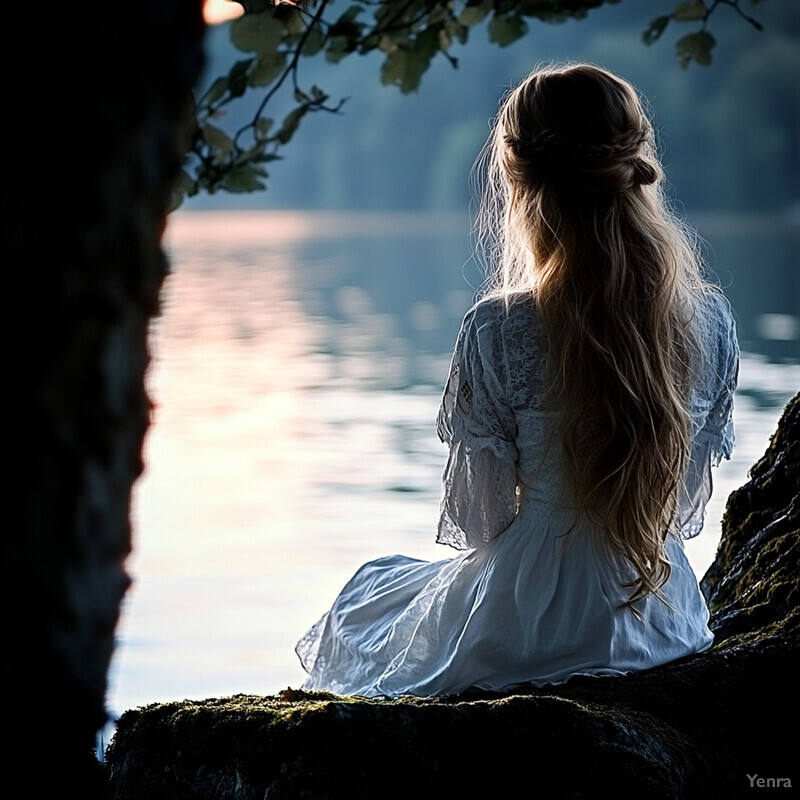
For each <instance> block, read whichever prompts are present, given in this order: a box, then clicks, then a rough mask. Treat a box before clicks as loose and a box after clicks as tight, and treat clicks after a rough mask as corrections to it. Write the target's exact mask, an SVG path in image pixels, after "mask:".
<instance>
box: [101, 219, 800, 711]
mask: <svg viewBox="0 0 800 800" xmlns="http://www.w3.org/2000/svg"><path fill="white" fill-rule="evenodd" d="M467 232H468V221H467V219H466V218H462V217H459V216H450V217H441V216H432V215H401V214H394V215H371V214H360V215H352V214H351V215H337V214H310V213H296V214H295V213H288V212H284V213H278V212H235V213H232V214H231V213H225V212H194V213H189V212H184V213H182V214H177V215H175V216H174V217H173V219H172V221H171V223H170V228H169V231H168V237H167V241H168V249H169V250H170V252H171V254H172V261H173V274H172V275H171V277H170V278H169V280H168V282H167V284H166V286H165V292H164V313H163V315H162V316H161V317H160V318H159V320H158V321H157V322H156V324H155V326H154V331H153V349H154V361H153V364H152V368H151V371H150V375H149V385H150V391H151V395H152V397H153V400H154V402H155V409H154V413H153V425H152V427H151V430H150V432H149V434H148V437H147V441H146V449H145V458H146V465H147V466H146V472H145V474H144V476H143V477H142V479H141V480H140V481H139V483H138V484H137V486H136V490H135V496H134V504H133V517H134V548H135V549H134V553H133V555H132V556H131V558H130V561H129V569H130V571H131V572H132V575H133V578H134V585H133V588H132V589H131V591H130V592H129V594H128V596H127V598H126V601H125V604H124V608H123V616H122V620H121V624H120V626H119V645H118V648H117V652H116V655H115V657H114V660H113V663H112V668H111V673H110V692H109V701H108V703H109V709H110V711H111V712H112V714H117V713H120V712H122V711H124V710H125V709H128V708H132V707H135V706H139V705H144V704H146V703H150V702H155V701H165V700H172V699H183V698H196V699H201V698H206V697H217V696H224V695H230V694H236V693H253V694H273V693H275V692H277V691H279V690H281V689H282V688H285V687H286V686H289V685H291V686H298V685H299V684H300V683H301V681H302V680H303V673H302V671H301V669H300V667H299V665H298V663H297V660H296V657H295V655H294V652H293V647H294V643H295V641H296V639H297V638H298V637H299V636H300V635H301V634H302V633H303V632H304V631H305V630H306V628H307V627H309V626H310V625H311V624H312V623H313V622H315V621H316V619H317V618H318V617H319V616H320V615H321V614H322V613H323V612H324V611H325V610H326V609H327V607H328V606H329V604H330V602H331V600H332V599H333V597H334V596H335V594H336V592H337V591H338V590H339V589H340V588H341V586H342V585H343V583H344V582H345V581H346V580H348V579H349V578H350V576H351V575H352V573H353V572H354V571H355V570H356V568H357V567H358V566H359V565H360V564H361V563H362V562H364V561H365V560H367V559H370V558H374V557H377V556H380V555H386V554H389V553H394V552H402V553H406V554H408V555H411V556H416V557H419V558H427V559H439V558H445V557H449V556H451V555H454V554H455V551H452V550H450V549H449V548H445V547H442V546H440V545H436V544H435V543H434V541H433V539H434V532H435V526H436V522H437V517H438V502H439V487H440V478H441V472H442V469H443V467H444V463H445V459H446V451H445V448H444V446H443V445H441V444H440V443H439V441H438V439H437V438H436V434H435V422H434V420H435V417H436V412H437V408H438V404H439V396H440V391H441V386H442V383H443V381H444V379H445V376H446V372H447V366H448V363H449V358H450V349H451V348H452V345H453V342H454V340H455V336H456V333H457V331H458V326H459V323H460V320H461V317H462V315H463V313H464V312H465V311H466V309H467V308H468V307H469V305H470V304H471V298H472V294H473V291H474V287H476V286H477V285H478V283H479V280H480V278H479V275H478V273H477V271H476V270H475V268H474V267H473V266H470V265H469V264H468V256H469V250H468V244H467ZM787 235H788V236H790V237H792V241H793V242H794V243H795V244H796V241H795V240H796V237H797V230H796V227H795V228H794V229H792V230H791V231H789V234H787ZM789 250H790V248H787V252H789ZM791 252H793V253H796V252H797V249H796V248H794V249H791ZM792 257H793V258H796V256H792ZM795 266H796V265H795ZM760 269H761V272H760V273H759V274H760V275H761V280H760V283H761V284H769V285H770V286H771V285H772V283H774V282H775V281H778V282H780V281H781V280H785V278H784V277H783V272H781V273H780V275H778V276H777V277H776V278H775V279H774V280H771V279H770V278H769V276H768V275H766V276H765V273H764V271H763V270H764V267H763V264H762V265H760ZM738 280H739V277H738V273H735V272H734V273H733V275H732V277H731V282H732V283H731V288H732V289H733V287H737V288H738V283H737V281H738ZM741 281H742V282H743V283H747V281H751V276H746V277H742V278H741ZM757 283H759V281H754V285H755V284H757ZM773 288H774V287H773ZM771 291H772V290H771ZM779 294H780V293H779ZM785 300H786V298H785V296H783V295H781V300H780V302H784V303H785ZM795 300H796V298H795ZM795 300H793V301H791V302H795ZM776 302H777V301H776ZM737 311H738V312H739V314H740V315H741V314H742V313H743V312H742V310H741V309H740V308H739V307H738V306H737ZM764 314H767V315H768V314H772V317H771V318H770V319H772V323H771V324H773V330H775V328H774V325H777V326H778V327H777V329H776V330H778V332H779V333H780V332H781V331H782V332H783V333H782V334H781V336H782V338H781V336H779V337H778V338H779V340H780V341H779V343H778V345H777V346H778V347H779V348H783V349H782V350H781V352H782V353H784V354H785V353H789V354H790V355H791V354H797V350H796V349H795V348H796V347H797V345H798V343H797V340H796V339H792V338H791V335H792V331H793V328H792V325H796V324H797V319H798V317H797V315H796V314H794V313H793V308H792V307H789V308H788V309H787V307H786V306H785V305H784V306H782V307H778V306H775V307H771V306H769V305H766V306H762V307H761V308H760V309H759V308H756V309H751V310H748V311H747V318H746V320H744V321H745V322H746V325H745V326H744V327H745V328H746V329H747V330H750V329H753V330H755V329H757V327H758V318H759V315H762V316H763V315H764ZM776 320H777V322H776ZM781 325H782V326H783V327H781ZM787 336H788V337H789V338H787ZM740 387H741V388H740V391H739V392H738V394H737V399H736V408H735V421H736V425H737V449H736V451H735V456H734V458H733V459H732V460H731V461H729V462H726V463H724V464H723V465H722V466H721V467H720V468H719V470H718V471H717V472H716V491H715V495H714V498H713V500H712V502H711V504H710V506H709V509H708V515H707V524H706V529H705V531H704V533H703V534H702V535H701V536H700V537H699V538H698V539H696V540H693V541H692V542H690V543H689V544H688V553H689V558H690V560H691V562H692V566H693V567H694V569H695V571H696V573H697V574H698V576H701V575H702V574H703V572H704V571H705V569H706V568H707V566H708V565H709V564H710V562H711V560H712V559H713V557H714V552H715V548H716V545H717V541H718V538H719V520H720V518H721V515H722V511H723V505H724V500H725V498H726V497H727V494H728V493H729V492H730V491H731V490H733V489H734V488H736V487H738V486H740V485H741V484H742V483H744V481H745V480H746V473H747V470H748V468H749V467H750V466H751V465H752V463H753V462H754V461H755V460H756V459H757V458H758V457H759V456H760V455H761V454H762V453H763V451H764V449H765V447H766V445H767V443H768V440H769V436H770V434H771V433H772V431H773V430H774V427H775V423H776V421H777V419H778V417H779V415H780V412H781V409H782V407H783V405H784V404H785V402H786V401H787V400H788V399H789V397H791V396H792V395H793V394H794V393H795V392H796V391H797V390H798V388H800V366H798V365H797V363H770V362H769V361H767V359H766V358H765V357H763V356H758V355H753V354H745V355H744V357H743V361H742V366H741V376H740Z"/></svg>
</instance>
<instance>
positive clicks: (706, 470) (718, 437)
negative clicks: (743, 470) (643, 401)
mask: <svg viewBox="0 0 800 800" xmlns="http://www.w3.org/2000/svg"><path fill="white" fill-rule="evenodd" d="M718 308H719V309H721V312H718V316H717V317H716V320H715V321H716V325H715V326H714V327H713V328H712V330H714V331H715V333H716V336H715V339H716V342H715V344H716V354H717V357H716V363H715V364H713V369H710V370H709V371H708V377H707V382H706V383H707V385H706V386H705V387H702V388H703V389H704V390H705V391H701V392H700V394H701V395H707V396H708V401H707V402H708V404H707V405H706V406H705V407H706V408H708V409H709V410H708V413H707V414H706V415H705V418H704V419H703V420H700V421H699V423H698V425H697V427H698V431H697V433H696V434H695V437H694V443H693V447H692V456H691V461H690V462H689V467H688V469H687V471H686V476H685V479H684V483H683V489H682V491H681V495H680V499H679V503H678V526H679V528H680V532H681V536H682V537H683V538H684V539H691V538H692V537H694V536H697V534H699V533H700V531H701V530H702V528H703V520H704V518H705V510H706V505H707V504H708V501H709V499H710V498H711V492H712V490H713V480H712V477H711V467H712V466H714V467H716V466H719V463H720V462H721V461H722V459H723V457H724V458H726V459H729V458H730V457H731V453H732V452H733V445H734V431H733V394H734V391H735V390H736V384H737V380H738V375H739V345H738V341H737V336H736V326H735V324H734V322H733V318H732V316H731V312H730V306H728V304H727V301H724V298H723V299H722V300H721V301H720V304H719V306H718ZM706 336H708V332H706Z"/></svg>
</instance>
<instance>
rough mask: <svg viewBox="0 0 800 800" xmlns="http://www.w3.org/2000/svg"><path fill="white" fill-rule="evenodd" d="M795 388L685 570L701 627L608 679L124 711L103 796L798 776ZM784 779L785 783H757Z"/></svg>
mask: <svg viewBox="0 0 800 800" xmlns="http://www.w3.org/2000/svg"><path fill="white" fill-rule="evenodd" d="M798 442H800V395H798V396H797V397H795V398H794V399H793V400H792V401H791V402H790V403H789V405H788V406H787V408H786V411H785V413H784V416H783V419H782V420H781V423H780V425H779V429H778V432H777V433H776V435H775V436H774V437H773V439H772V442H771V444H770V447H769V449H768V450H767V453H766V454H765V456H764V458H762V459H761V461H759V462H758V464H757V465H756V466H755V467H754V468H753V470H752V476H753V477H752V480H751V481H750V482H749V483H748V484H747V485H746V486H744V487H742V489H740V490H738V491H737V492H734V493H733V494H732V495H731V498H730V501H729V504H728V509H727V513H726V516H725V520H724V523H723V540H722V544H721V545H720V549H719V553H718V556H717V559H716V561H715V563H714V565H713V567H712V568H711V569H710V570H709V573H708V574H707V575H706V577H705V578H704V580H703V589H704V591H705V592H706V594H707V596H708V597H709V598H710V605H711V608H712V611H713V617H712V627H713V629H714V631H715V633H716V636H717V641H716V642H715V644H714V647H713V648H712V649H711V650H710V651H708V652H706V653H700V654H697V655H694V656H691V657H689V658H685V659H682V660H680V661H676V662H674V663H672V664H667V665H665V666H662V667H658V668H656V669H652V670H648V671H644V672H639V673H634V674H630V675H627V676H625V677H621V678H575V679H573V680H571V681H569V683H567V684H564V685H562V686H558V687H552V688H545V689H531V690H529V691H526V692H519V693H515V694H511V695H498V694H487V693H474V694H467V695H462V696H458V697H443V698H434V699H419V698H403V699H400V700H391V701H390V700H386V701H382V700H364V699H361V698H342V697H336V696H333V695H327V694H325V693H303V692H297V691H292V690H286V691H285V692H283V693H282V694H281V695H280V696H278V697H267V698H260V697H246V696H237V697H233V698H226V699H220V700H208V701H205V702H189V701H186V702H183V703H168V704H163V705H153V706H149V707H147V708H144V709H138V710H135V711H129V712H127V713H126V714H125V715H124V716H123V717H122V719H121V720H120V723H119V727H118V732H117V735H116V737H115V739H114V741H113V742H112V744H111V747H110V748H109V751H108V766H109V770H110V776H111V786H112V796H113V797H115V798H118V800H128V798H131V799H132V798H141V797H148V798H151V800H159V799H160V798H175V797H181V798H186V799H187V800H188V799H190V798H191V799H195V800H206V799H208V800H211V798H214V800H220V799H221V798H231V799H233V798H236V799H237V800H239V799H241V800H244V798H247V799H248V800H249V799H250V798H253V799H255V798H259V800H260V799H261V798H264V797H269V798H301V797H308V798H314V799H315V800H320V799H321V798H348V799H349V798H392V797H400V796H403V797H408V796H412V797H414V796H427V795H430V794H432V793H434V792H435V793H437V794H438V795H439V796H441V797H465V798H472V797H483V796H488V797H516V796H520V797H542V798H548V799H549V798H590V799H594V798H605V797H609V798H610V797H614V798H628V797H630V798H637V800H642V799H643V798H647V800H658V799H660V798H663V799H664V800H667V798H669V799H670V800H674V798H694V797H697V798H726V800H727V798H735V797H741V796H745V795H749V794H750V793H751V792H752V791H757V790H758V788H759V787H758V784H757V780H758V779H759V778H761V779H765V780H766V779H768V778H769V779H773V780H775V779H784V780H785V779H788V780H789V781H791V783H792V784H793V787H795V788H796V787H797V786H800V773H798V772H797V759H796V754H795V751H794V748H793V742H792V737H791V736H788V735H787V734H786V733H785V732H784V730H783V723H782V720H783V719H784V717H786V718H787V719H788V722H789V724H790V725H791V724H793V722H794V719H793V718H792V717H791V714H792V713H793V712H792V709H793V708H794V706H795V705H796V701H797V689H796V685H797V683H796V682H797V675H798V674H800V673H799V672H798V666H800V664H799V663H798V662H799V661H800V659H798V639H799V638H800V636H799V635H798V628H799V627H800V625H799V624H798V604H797V592H798V581H799V580H800V577H799V576H800V564H798V532H799V530H800V525H798V509H797V503H798V495H800V484H799V483H798V476H799V475H800V453H798ZM763 786H776V787H782V788H785V787H786V784H785V782H782V783H772V784H766V783H765V784H762V787H763Z"/></svg>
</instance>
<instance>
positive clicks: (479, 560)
mask: <svg viewBox="0 0 800 800" xmlns="http://www.w3.org/2000/svg"><path fill="white" fill-rule="evenodd" d="M482 161H483V162H484V163H485V167H486V169H485V173H486V186H485V189H484V201H483V208H482V212H481V218H480V224H479V226H478V230H479V234H480V240H481V242H482V245H483V252H484V254H485V256H486V257H487V260H488V262H489V264H490V265H491V267H492V269H493V280H492V283H491V284H490V287H489V290H488V291H487V292H486V294H485V296H484V298H483V299H482V300H481V301H480V302H478V303H477V304H476V305H475V306H474V307H473V308H472V309H471V310H470V311H469V312H468V313H467V315H466V317H465V319H464V322H463V325H462V328H461V332H460V334H459V337H458V341H457V344H456V349H455V354H454V356H453V361H452V366H451V370H450V376H449V380H448V382H447V386H446V388H445V392H444V397H443V400H442V406H441V410H440V413H439V435H440V437H441V438H442V440H443V441H444V442H446V443H447V444H448V445H449V447H450V456H449V460H448V464H447V468H446V470H445V475H444V499H443V501H442V509H441V520H440V522H439V534H438V541H439V542H441V543H443V544H449V545H452V546H453V547H455V548H457V549H461V550H466V551H467V552H466V553H464V554H463V555H461V556H459V557H456V558H453V559H448V560H445V561H439V562H435V563H428V562H424V561H418V560H414V559H409V558H405V557H403V556H391V557H388V558H384V559H379V560H377V561H374V562H371V563H368V564H366V565H365V566H363V567H362V568H361V569H360V570H359V571H358V572H357V573H356V575H355V576H354V577H353V578H352V580H351V581H350V582H349V583H348V584H347V586H345V588H344V589H343V591H342V593H341V594H340V595H339V597H338V598H337V599H336V601H335V603H334V605H333V607H332V609H331V610H330V611H329V612H328V613H327V614H326V615H325V616H324V617H323V618H322V619H321V620H320V622H318V623H317V625H315V626H314V627H313V628H312V629H311V630H310V631H309V632H308V633H307V634H306V636H305V637H304V638H303V639H302V640H301V641H300V643H299V644H298V646H297V652H298V655H299V656H300V659H301V661H302V663H303V666H304V667H305V669H306V670H307V671H308V673H309V677H308V680H307V681H306V683H305V684H304V688H307V689H327V690H330V691H333V692H337V693H340V694H363V695H372V696H374V695H388V696H399V695H402V694H414V695H423V696H425V695H440V694H448V693H457V692H462V691H464V690H466V689H470V688H480V689H492V690H500V689H507V688H509V687H512V686H515V685H520V684H533V685H543V684H547V683H559V682H563V681H565V680H567V679H568V678H570V677H571V676H573V675H577V674H582V675H617V674H622V673H625V672H627V671H630V670H637V669H644V668H647V667H652V666H656V665H658V664H663V663H666V662H668V661H671V660H673V659H676V658H679V657H681V656H685V655H687V654H690V653H694V652H697V651H700V650H703V649H705V648H707V647H708V646H709V645H710V644H711V642H712V638H713V637H712V634H711V632H710V631H709V629H708V626H707V622H708V611H707V609H706V606H705V603H704V601H703V598H702V596H701V594H700V591H699V588H698V585H697V581H696V579H695V576H694V574H693V573H692V570H691V569H690V567H689V564H688V562H687V560H686V556H685V554H684V551H683V546H682V538H686V537H690V536H694V535H696V534H697V533H699V531H700V528H701V527H702V523H703V515H704V509H705V505H706V503H707V501H708V498H709V496H710V493H711V474H710V467H711V465H712V464H716V463H719V460H720V458H721V457H722V456H723V455H724V456H726V457H730V453H731V448H732V445H733V430H732V424H731V404H732V394H733V390H734V387H735V383H736V374H737V368H738V350H737V344H736V335H735V329H734V324H733V320H732V318H731V312H730V308H729V306H728V304H727V302H726V301H725V299H724V298H723V297H722V295H721V294H720V293H719V292H718V291H717V290H716V289H714V288H713V287H712V286H710V285H709V284H707V283H705V282H704V281H703V279H702V278H701V274H700V266H699V263H698V258H697V255H696V253H695V250H694V249H693V247H692V245H691V240H690V238H689V237H688V236H687V234H685V233H684V231H683V230H682V228H681V226H680V225H679V224H678V223H676V221H675V220H674V219H673V218H672V217H671V216H670V214H669V212H668V211H667V206H666V203H665V200H664V197H663V194H662V191H661V188H660V185H661V183H662V179H663V175H662V170H661V166H660V164H659V162H658V160H657V158H656V155H655V150H654V143H653V132H652V129H651V126H650V124H649V122H648V120H647V117H646V115H645V113H644V112H643V110H642V106H641V103H640V101H639V99H638V97H637V95H636V93H635V91H634V90H633V89H632V87H631V86H630V85H629V84H627V83H626V82H625V81H623V80H621V79H620V78H618V77H616V76H614V75H613V74H611V73H609V72H607V71H605V70H602V69H599V68H597V67H594V66H590V65H571V66H564V67H551V68H546V69H540V70H537V71H535V72H533V73H532V74H531V75H530V76H528V78H527V79H526V80H525V81H524V82H523V83H522V84H521V85H520V86H518V87H517V88H516V89H515V90H514V91H512V92H511V93H510V94H509V95H508V96H507V98H506V99H505V100H504V102H503V104H502V106H501V109H500V113H499V115H498V117H497V120H496V123H495V127H494V131H493V133H492V135H491V136H490V139H489V142H488V143H487V146H486V148H485V149H484V154H483V159H482Z"/></svg>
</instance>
